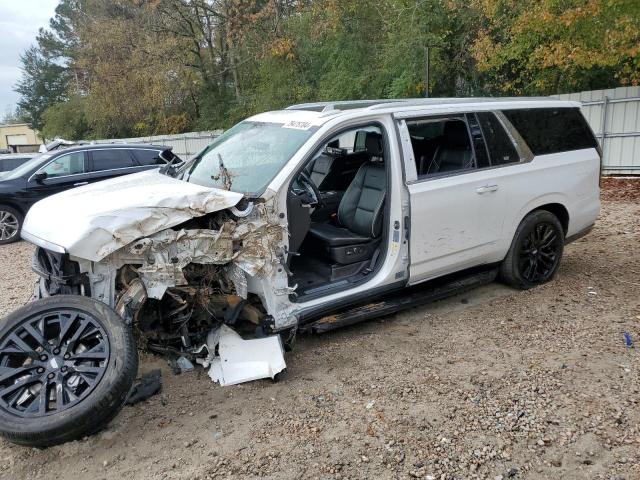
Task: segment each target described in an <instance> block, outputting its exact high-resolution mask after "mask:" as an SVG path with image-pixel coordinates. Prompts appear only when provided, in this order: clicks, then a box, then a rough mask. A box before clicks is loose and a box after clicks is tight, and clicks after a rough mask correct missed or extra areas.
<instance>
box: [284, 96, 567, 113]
mask: <svg viewBox="0 0 640 480" xmlns="http://www.w3.org/2000/svg"><path fill="white" fill-rule="evenodd" d="M542 100H545V101H558V100H559V99H556V98H552V97H435V98H387V99H377V100H342V101H340V100H337V101H331V102H314V103H299V104H296V105H290V106H288V107H286V108H285V110H309V111H315V112H333V111H341V110H351V109H355V108H366V109H368V110H381V109H384V108H390V107H393V106H396V105H398V104H399V103H400V104H402V105H403V106H406V107H419V106H430V105H447V104H451V105H455V104H460V103H487V102H495V103H499V102H514V101H542Z"/></svg>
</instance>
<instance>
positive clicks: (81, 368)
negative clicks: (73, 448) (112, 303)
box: [0, 295, 138, 447]
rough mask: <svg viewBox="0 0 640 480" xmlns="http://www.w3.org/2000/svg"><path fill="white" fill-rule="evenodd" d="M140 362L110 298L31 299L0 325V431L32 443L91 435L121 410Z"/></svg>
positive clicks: (42, 444) (40, 444)
mask: <svg viewBox="0 0 640 480" xmlns="http://www.w3.org/2000/svg"><path fill="white" fill-rule="evenodd" d="M137 370H138V352H137V350H136V345H135V340H134V338H133V334H132V332H131V329H130V328H129V326H127V325H126V324H125V323H124V322H123V320H122V319H121V318H120V317H119V316H118V315H117V314H116V312H114V311H113V310H112V309H111V308H109V307H108V306H107V305H105V304H103V303H101V302H98V301H97V300H93V299H91V298H87V297H82V296H79V295H58V296H54V297H49V298H45V299H42V300H38V301H35V302H32V303H29V304H27V305H25V306H24V307H22V308H20V309H18V310H16V311H15V312H13V313H11V314H10V315H9V316H8V317H6V318H5V319H4V321H3V322H2V325H1V326H0V435H2V436H3V437H5V438H6V439H7V440H9V441H11V442H13V443H17V444H21V445H28V446H36V447H46V446H50V445H56V444H59V443H63V442H67V441H70V440H75V439H78V438H82V437H84V436H87V435H90V434H92V433H94V432H96V431H98V430H100V429H101V428H102V427H103V426H105V425H106V424H107V423H108V422H109V421H110V420H111V419H112V418H113V417H114V416H115V415H116V414H117V413H118V411H120V409H121V408H122V406H123V405H124V402H125V400H126V398H127V395H128V393H129V390H130V389H131V385H132V384H133V380H134V379H135V376H136V373H137Z"/></svg>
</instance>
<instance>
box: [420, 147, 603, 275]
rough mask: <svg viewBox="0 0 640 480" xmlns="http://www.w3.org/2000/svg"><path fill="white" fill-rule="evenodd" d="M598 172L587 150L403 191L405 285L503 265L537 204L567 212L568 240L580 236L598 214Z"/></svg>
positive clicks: (427, 182) (596, 162) (429, 182)
mask: <svg viewBox="0 0 640 480" xmlns="http://www.w3.org/2000/svg"><path fill="white" fill-rule="evenodd" d="M599 165H600V157H599V156H598V153H597V152H596V150H595V149H585V150H577V151H572V152H563V153H555V154H551V155H543V156H539V157H534V159H533V160H532V161H531V162H526V163H519V164H513V165H509V166H504V167H498V168H491V169H487V170H478V171H474V172H470V173H461V174H457V175H452V176H450V177H446V178H433V179H428V180H423V181H417V182H415V183H413V184H411V185H409V191H410V192H411V220H412V221H411V248H410V255H411V268H410V270H411V280H410V283H418V282H420V281H423V280H427V279H429V278H434V277H437V276H440V275H444V274H447V273H451V272H455V271H457V270H460V269H463V268H468V267H472V266H476V265H482V264H487V263H494V262H499V261H501V260H502V259H503V258H504V257H505V256H506V254H507V251H508V250H509V247H510V245H511V240H512V239H513V236H514V234H515V231H516V229H517V228H518V225H519V224H520V222H521V221H522V219H523V218H524V217H525V216H526V215H527V214H528V213H529V212H531V211H532V210H535V209H536V208H539V207H541V206H543V205H548V204H559V205H562V206H564V207H565V208H566V209H567V211H568V214H569V225H568V229H567V236H572V235H575V234H577V233H579V232H581V231H582V230H585V229H586V228H588V227H589V226H591V225H593V223H594V222H595V220H596V218H597V216H598V213H599V210H600V200H599V187H598V179H599ZM482 187H490V188H489V189H488V191H484V193H482V194H479V193H477V192H478V190H479V189H481V188H482ZM494 188H495V190H494Z"/></svg>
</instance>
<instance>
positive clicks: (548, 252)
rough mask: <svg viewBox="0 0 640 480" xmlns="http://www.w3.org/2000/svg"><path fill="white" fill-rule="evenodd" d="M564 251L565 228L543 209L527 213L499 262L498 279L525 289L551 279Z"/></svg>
mask: <svg viewBox="0 0 640 480" xmlns="http://www.w3.org/2000/svg"><path fill="white" fill-rule="evenodd" d="M563 250H564V229H563V228H562V224H561V223H560V221H559V220H558V218H557V217H556V216H555V215H554V214H553V213H551V212H548V211H546V210H536V211H534V212H531V213H530V214H529V215H527V216H526V217H525V218H524V219H523V220H522V222H520V225H518V228H517V230H516V233H515V235H514V237H513V241H512V242H511V247H510V248H509V252H508V253H507V256H506V257H505V259H504V260H503V261H502V264H501V265H500V273H499V275H500V278H501V280H502V281H503V282H504V283H506V284H507V285H509V286H511V287H514V288H518V289H520V290H527V289H529V288H533V287H535V286H537V285H541V284H543V283H546V282H548V281H550V280H551V279H553V277H554V276H555V274H556V272H557V271H558V266H559V265H560V260H561V259H562V252H563Z"/></svg>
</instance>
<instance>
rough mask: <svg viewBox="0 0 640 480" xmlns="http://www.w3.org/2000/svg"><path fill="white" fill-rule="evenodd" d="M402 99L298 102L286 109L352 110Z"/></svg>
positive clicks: (316, 110)
mask: <svg viewBox="0 0 640 480" xmlns="http://www.w3.org/2000/svg"><path fill="white" fill-rule="evenodd" d="M402 101H404V100H402V99H380V100H336V101H331V102H313V103H298V104H296V105H289V106H288V107H286V108H285V110H311V111H315V112H330V111H332V110H351V109H354V108H368V107H371V106H374V105H378V104H382V103H397V102H402Z"/></svg>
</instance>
